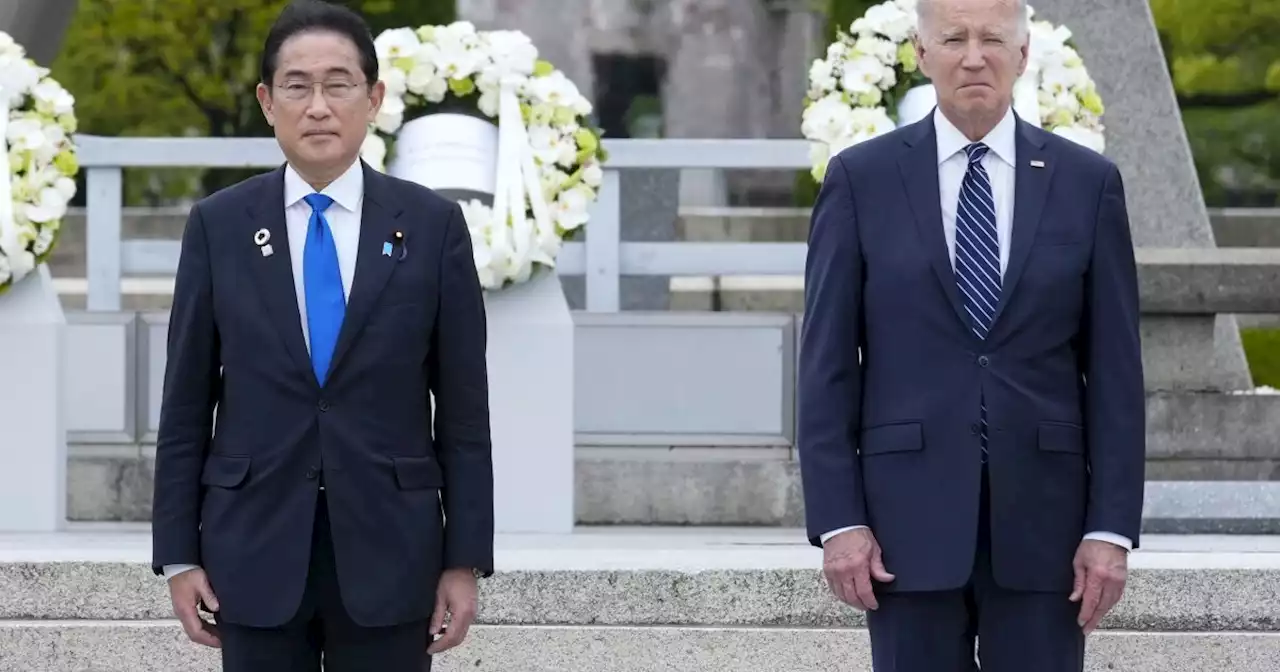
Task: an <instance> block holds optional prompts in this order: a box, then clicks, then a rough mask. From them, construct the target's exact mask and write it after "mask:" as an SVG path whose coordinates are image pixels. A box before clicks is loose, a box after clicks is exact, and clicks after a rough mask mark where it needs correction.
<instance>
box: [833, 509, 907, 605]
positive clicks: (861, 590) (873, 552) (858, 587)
mask: <svg viewBox="0 0 1280 672" xmlns="http://www.w3.org/2000/svg"><path fill="white" fill-rule="evenodd" d="M822 573H823V574H824V575H826V577H827V585H829V586H831V592H833V593H835V595H836V597H838V598H840V600H841V601H843V602H845V603H847V604H849V605H852V606H853V607H855V608H857V609H858V610H859V611H866V610H868V609H873V610H874V609H879V608H880V605H879V603H877V602H876V596H875V593H873V592H872V590H871V580H872V579H875V580H876V581H881V582H888V581H892V580H893V575H892V574H890V573H889V572H888V571H886V570H885V568H884V562H883V561H882V560H881V559H880V544H878V543H876V538H875V535H873V534H871V530H868V529H866V528H859V529H856V530H849V531H847V532H841V533H840V534H837V535H836V536H834V537H832V538H830V539H828V540H827V543H825V544H823V545H822Z"/></svg>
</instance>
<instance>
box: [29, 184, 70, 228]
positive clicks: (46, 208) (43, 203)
mask: <svg viewBox="0 0 1280 672" xmlns="http://www.w3.org/2000/svg"><path fill="white" fill-rule="evenodd" d="M26 214H27V219H29V220H31V221H33V222H39V223H41V224H43V223H45V222H52V221H54V220H58V219H62V218H63V217H64V216H65V215H66V214H67V201H66V199H64V198H63V197H62V193H61V192H59V191H58V190H57V189H54V188H53V187H45V188H44V189H41V190H40V196H39V200H37V201H36V202H35V203H31V204H28V205H27V206H26Z"/></svg>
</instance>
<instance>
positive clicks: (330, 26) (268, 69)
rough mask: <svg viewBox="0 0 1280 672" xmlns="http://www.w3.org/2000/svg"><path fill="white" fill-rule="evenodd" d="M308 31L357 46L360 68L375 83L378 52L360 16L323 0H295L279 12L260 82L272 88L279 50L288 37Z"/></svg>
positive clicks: (264, 52)
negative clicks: (336, 37) (324, 34)
mask: <svg viewBox="0 0 1280 672" xmlns="http://www.w3.org/2000/svg"><path fill="white" fill-rule="evenodd" d="M308 32H329V33H337V34H338V35H341V36H342V37H345V38H347V39H349V40H351V42H352V43H353V44H355V45H356V51H357V52H359V54H360V69H361V70H363V71H364V76H365V79H366V80H368V83H369V85H373V83H374V82H376V81H378V52H377V50H376V49H375V48H374V46H373V34H372V32H371V31H370V30H369V24H367V23H365V20H364V18H363V17H361V16H360V15H359V14H357V13H356V12H354V11H352V10H350V9H347V8H346V7H343V6H342V5H338V4H332V3H329V2H324V1H323V0H294V1H293V2H291V3H289V5H288V6H287V7H285V8H284V10H283V11H282V12H280V16H279V17H277V18H276V22H275V24H274V25H272V26H271V32H270V33H267V42H266V44H265V45H264V46H263V48H262V71H261V77H262V83H263V84H266V85H267V86H271V83H272V81H273V80H274V79H275V75H276V67H277V66H278V65H279V61H280V47H282V46H284V43H285V42H287V41H288V40H289V38H291V37H295V36H297V35H300V34H302V33H308Z"/></svg>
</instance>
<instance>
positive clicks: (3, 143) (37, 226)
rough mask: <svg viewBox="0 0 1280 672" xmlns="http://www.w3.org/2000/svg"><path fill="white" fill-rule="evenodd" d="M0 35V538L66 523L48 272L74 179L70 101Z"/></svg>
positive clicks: (58, 314) (61, 333) (53, 297)
mask: <svg viewBox="0 0 1280 672" xmlns="http://www.w3.org/2000/svg"><path fill="white" fill-rule="evenodd" d="M47 75H48V71H47V70H45V69H43V68H40V67H38V66H37V65H36V64H35V63H34V62H32V61H30V60H28V59H27V58H26V56H25V52H24V51H23V49H22V47H21V46H19V45H17V44H16V43H14V41H13V39H12V38H11V37H9V35H7V34H5V33H3V32H0V353H4V355H5V356H4V382H5V384H4V385H0V427H4V439H3V440H0V532H50V531H55V530H58V529H61V528H62V527H63V526H64V525H65V523H66V484H67V473H66V472H67V443H66V432H65V429H64V424H63V422H64V421H63V401H64V399H63V397H64V395H63V390H64V386H65V382H66V381H65V376H64V375H63V361H64V356H63V352H64V348H65V343H66V338H67V336H66V331H67V326H66V317H65V316H64V314H63V312H62V304H61V303H60V302H59V299H58V293H57V290H56V289H55V288H54V286H53V279H52V278H51V277H50V274H49V269H48V267H47V266H46V265H45V264H44V263H43V262H44V260H45V259H47V258H48V256H49V254H50V253H51V252H52V250H53V246H54V242H55V241H56V239H57V231H58V226H59V224H60V222H61V219H62V216H63V215H64V214H65V213H66V204H67V202H68V201H69V200H70V199H71V197H72V196H73V195H74V194H75V182H74V181H73V180H72V179H71V177H72V176H74V175H75V173H76V171H77V166H76V163H75V154H74V149H73V147H72V143H71V140H70V134H71V133H72V132H74V130H75V118H74V116H73V115H72V105H73V102H74V101H73V99H72V98H71V96H70V94H68V93H67V92H66V91H65V90H63V89H62V87H61V86H59V85H58V84H57V83H56V82H54V81H53V80H51V79H48V78H47Z"/></svg>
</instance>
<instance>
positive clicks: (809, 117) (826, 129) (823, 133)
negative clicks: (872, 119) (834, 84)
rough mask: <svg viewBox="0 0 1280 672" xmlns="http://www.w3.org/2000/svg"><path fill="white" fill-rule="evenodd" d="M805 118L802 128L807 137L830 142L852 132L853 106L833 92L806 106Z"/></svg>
mask: <svg viewBox="0 0 1280 672" xmlns="http://www.w3.org/2000/svg"><path fill="white" fill-rule="evenodd" d="M803 119H804V120H803V123H802V124H801V126H800V130H801V132H802V133H803V134H804V136H805V137H806V138H812V139H814V140H819V141H821V142H826V143H830V142H832V141H833V140H835V139H836V138H839V137H843V136H847V135H849V134H850V133H851V131H852V124H853V108H851V107H849V106H848V105H846V104H845V103H844V101H843V100H841V99H840V96H839V94H832V95H830V96H827V97H825V98H823V99H821V100H819V101H816V102H815V103H813V104H812V105H810V106H809V107H808V108H806V109H805V110H804V113H803Z"/></svg>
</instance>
